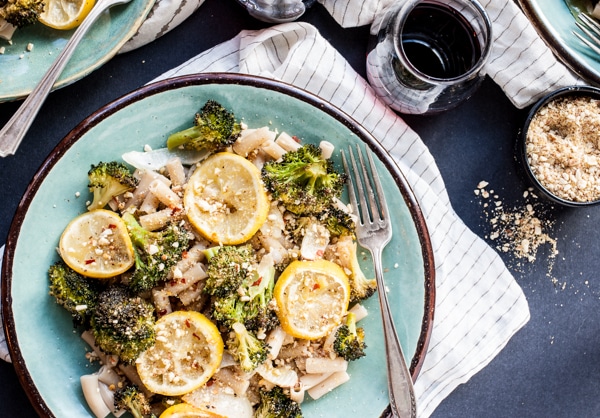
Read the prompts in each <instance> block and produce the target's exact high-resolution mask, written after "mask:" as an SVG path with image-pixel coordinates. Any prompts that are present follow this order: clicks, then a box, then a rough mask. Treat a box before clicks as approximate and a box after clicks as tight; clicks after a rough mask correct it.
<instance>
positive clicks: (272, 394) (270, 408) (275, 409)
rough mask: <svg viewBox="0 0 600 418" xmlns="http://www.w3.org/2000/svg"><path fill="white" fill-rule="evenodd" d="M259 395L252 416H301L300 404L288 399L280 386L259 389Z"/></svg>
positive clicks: (268, 417)
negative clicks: (258, 400)
mask: <svg viewBox="0 0 600 418" xmlns="http://www.w3.org/2000/svg"><path fill="white" fill-rule="evenodd" d="M259 395H260V402H259V404H258V407H257V408H256V410H255V411H254V418H302V410H301V409H300V405H298V403H297V402H295V401H293V400H292V399H290V397H289V396H287V395H286V394H285V392H284V391H283V389H282V388H281V387H279V386H275V387H274V388H273V389H271V390H261V391H260V392H259Z"/></svg>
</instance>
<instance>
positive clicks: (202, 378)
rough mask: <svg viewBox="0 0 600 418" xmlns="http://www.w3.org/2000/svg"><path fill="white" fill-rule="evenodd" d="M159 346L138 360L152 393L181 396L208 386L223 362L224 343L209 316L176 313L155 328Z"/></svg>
mask: <svg viewBox="0 0 600 418" xmlns="http://www.w3.org/2000/svg"><path fill="white" fill-rule="evenodd" d="M154 329H155V331H156V342H155V344H154V345H153V346H152V347H150V348H149V349H147V350H146V351H144V352H143V353H142V354H140V356H139V357H138V358H137V360H136V368H137V371H138V374H139V376H140V379H141V380H142V383H143V384H144V385H145V386H146V387H147V388H148V390H150V391H151V392H154V393H158V394H161V395H165V396H179V395H183V394H186V393H188V392H191V391H193V390H194V389H197V388H199V387H200V386H202V385H203V384H205V383H206V382H207V381H208V380H209V379H210V378H211V377H212V375H213V374H214V373H215V372H216V371H217V368H218V367H219V365H220V364H221V359H222V358H223V339H222V338H221V334H220V333H219V330H218V329H217V326H216V325H215V324H213V323H212V322H211V321H210V320H209V319H208V318H207V317H206V316H204V315H202V314H201V313H199V312H194V311H175V312H173V313H170V314H168V315H165V316H163V317H161V318H160V319H159V320H158V321H156V324H155V326H154Z"/></svg>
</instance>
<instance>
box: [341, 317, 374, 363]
mask: <svg viewBox="0 0 600 418" xmlns="http://www.w3.org/2000/svg"><path fill="white" fill-rule="evenodd" d="M365 348H367V345H366V344H365V332H364V330H363V329H362V328H357V327H356V316H355V315H354V314H353V313H352V312H348V314H347V315H346V322H345V323H344V324H343V325H340V326H339V327H338V329H337V331H336V333H335V340H334V342H333V350H334V351H335V353H336V354H337V355H338V356H340V357H343V358H344V359H346V360H347V361H352V360H357V359H359V358H361V357H364V356H365V354H366V353H365Z"/></svg>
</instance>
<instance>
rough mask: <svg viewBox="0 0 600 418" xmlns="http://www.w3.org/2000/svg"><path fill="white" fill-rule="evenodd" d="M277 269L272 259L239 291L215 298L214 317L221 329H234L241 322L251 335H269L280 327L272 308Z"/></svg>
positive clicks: (252, 274) (243, 283)
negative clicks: (254, 333) (259, 332)
mask: <svg viewBox="0 0 600 418" xmlns="http://www.w3.org/2000/svg"><path fill="white" fill-rule="evenodd" d="M274 285H275V266H274V262H273V259H272V258H271V257H269V256H268V255H267V256H265V257H263V259H262V260H261V262H260V263H259V264H258V266H256V268H255V270H253V271H252V272H251V273H250V274H249V275H248V276H247V277H246V278H245V279H244V281H243V282H242V284H241V285H240V286H239V287H238V288H237V291H234V292H231V293H229V294H227V295H226V296H221V297H215V299H214V302H213V305H212V312H211V315H212V317H213V319H215V320H216V321H217V322H218V323H219V324H220V325H222V326H225V327H227V328H230V327H231V326H232V325H233V324H234V323H236V322H239V323H242V324H244V326H245V327H246V328H247V329H248V330H251V331H254V332H258V331H269V330H271V329H273V328H275V327H276V326H277V325H279V320H278V319H277V314H276V313H275V311H274V309H272V308H271V307H270V305H269V302H270V301H271V299H272V298H273V287H274Z"/></svg>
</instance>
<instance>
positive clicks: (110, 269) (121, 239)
mask: <svg viewBox="0 0 600 418" xmlns="http://www.w3.org/2000/svg"><path fill="white" fill-rule="evenodd" d="M59 251H60V255H61V257H62V259H63V260H64V262H65V263H67V265H68V266H69V267H71V268H72V269H73V270H75V271H76V272H78V273H80V274H83V275H84V276H88V277H96V278H108V277H114V276H117V275H119V274H121V273H124V272H125V271H127V270H128V269H129V268H130V267H131V266H132V265H133V263H134V262H135V258H134V253H133V245H132V244H131V239H130V238H129V234H128V232H127V227H126V226H125V222H123V220H122V219H121V217H119V215H118V214H116V213H115V212H112V211H110V210H105V209H97V210H92V211H90V212H86V213H84V214H82V215H79V216H78V217H76V218H75V219H73V220H72V221H71V222H69V224H68V225H67V227H66V228H65V230H64V231H63V233H62V235H61V237H60V241H59Z"/></svg>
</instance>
